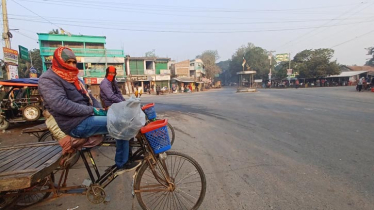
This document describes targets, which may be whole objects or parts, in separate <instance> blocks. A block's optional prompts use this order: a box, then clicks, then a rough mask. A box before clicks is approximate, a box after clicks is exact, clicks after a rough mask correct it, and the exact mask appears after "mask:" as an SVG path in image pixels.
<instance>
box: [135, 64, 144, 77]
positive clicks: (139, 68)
mask: <svg viewBox="0 0 374 210" xmlns="http://www.w3.org/2000/svg"><path fill="white" fill-rule="evenodd" d="M136 67H137V69H138V75H144V61H136Z"/></svg>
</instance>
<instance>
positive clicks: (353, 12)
mask: <svg viewBox="0 0 374 210" xmlns="http://www.w3.org/2000/svg"><path fill="white" fill-rule="evenodd" d="M373 4H374V2H372V3H370V4H368V5H367V6H366V7H364V8H361V9H360V10H358V11H351V12H352V13H351V14H350V16H348V17H351V16H352V15H353V14H355V13H358V12H360V11H362V10H364V9H367V8H368V7H370V6H371V5H373ZM357 9H358V8H357ZM340 22H342V20H339V21H337V22H335V24H337V23H340ZM358 24H361V23H358ZM326 30H327V29H326V28H325V29H324V30H319V31H318V32H316V33H314V34H312V35H310V36H309V38H311V37H313V36H315V35H317V34H320V33H322V32H323V31H326ZM316 31H317V30H316ZM299 41H300V40H299ZM294 44H295V43H294Z"/></svg>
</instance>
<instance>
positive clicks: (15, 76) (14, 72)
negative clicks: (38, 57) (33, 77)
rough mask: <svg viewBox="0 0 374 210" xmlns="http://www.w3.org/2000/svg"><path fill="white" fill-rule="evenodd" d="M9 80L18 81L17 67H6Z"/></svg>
mask: <svg viewBox="0 0 374 210" xmlns="http://www.w3.org/2000/svg"><path fill="white" fill-rule="evenodd" d="M8 69H9V74H10V79H18V78H19V77H18V66H8Z"/></svg>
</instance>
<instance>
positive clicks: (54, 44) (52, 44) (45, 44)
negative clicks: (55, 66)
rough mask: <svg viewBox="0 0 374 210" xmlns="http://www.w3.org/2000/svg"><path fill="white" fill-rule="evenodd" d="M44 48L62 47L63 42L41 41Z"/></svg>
mask: <svg viewBox="0 0 374 210" xmlns="http://www.w3.org/2000/svg"><path fill="white" fill-rule="evenodd" d="M41 42H42V47H61V46H62V42H60V41H41Z"/></svg>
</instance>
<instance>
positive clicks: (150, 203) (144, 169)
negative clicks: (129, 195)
mask: <svg viewBox="0 0 374 210" xmlns="http://www.w3.org/2000/svg"><path fill="white" fill-rule="evenodd" d="M166 154H167V158H166V159H165V160H163V161H162V160H160V159H159V160H158V161H160V162H161V161H162V162H163V163H164V164H165V166H166V168H167V172H168V174H169V176H170V178H171V181H172V182H173V183H174V189H169V188H168V185H167V184H166V182H165V181H163V182H159V181H158V180H157V179H156V178H155V176H154V174H153V173H152V170H151V168H150V167H149V165H148V163H147V162H145V164H143V165H142V166H141V168H140V169H139V172H138V174H137V176H136V178H135V184H134V191H135V194H136V198H137V199H138V202H139V204H140V206H141V207H142V208H143V209H162V210H164V209H171V210H173V209H187V210H189V209H193V210H194V209H198V208H199V206H200V205H201V203H202V202H203V200H204V196H205V192H206V179H205V174H204V172H203V170H202V169H201V167H200V165H199V164H198V163H197V162H196V161H195V160H194V159H192V158H191V157H190V156H188V155H185V154H182V153H179V152H171V151H169V152H166ZM158 166H159V164H157V165H155V171H156V173H157V175H158V176H159V177H161V178H162V180H164V179H165V178H164V176H163V175H162V169H161V168H159V167H158ZM139 190H148V192H139Z"/></svg>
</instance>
